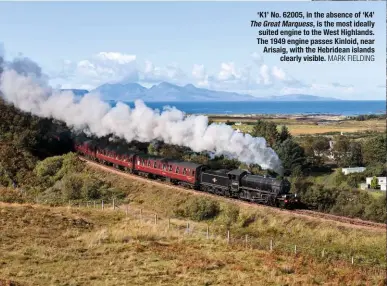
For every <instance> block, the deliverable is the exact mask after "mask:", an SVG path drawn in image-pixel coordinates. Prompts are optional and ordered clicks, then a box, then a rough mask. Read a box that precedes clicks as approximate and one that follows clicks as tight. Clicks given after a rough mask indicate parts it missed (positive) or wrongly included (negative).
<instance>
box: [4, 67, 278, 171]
mask: <svg viewBox="0 0 387 286" xmlns="http://www.w3.org/2000/svg"><path fill="white" fill-rule="evenodd" d="M1 93H2V95H1ZM0 95H1V96H2V97H4V99H5V100H6V101H8V102H10V103H13V104H14V105H15V106H16V107H18V108H19V109H21V110H23V111H26V112H31V113H33V114H35V115H37V116H41V117H48V118H50V117H51V118H55V119H58V120H62V121H64V122H65V123H66V124H67V125H68V126H69V127H73V128H74V129H77V130H88V131H89V132H91V133H93V134H95V135H96V136H105V135H108V134H114V135H116V136H117V137H120V138H124V139H125V140H127V141H128V142H130V141H133V140H137V141H140V142H150V141H152V140H161V141H163V142H165V143H167V144H175V145H180V146H185V147H189V148H191V149H192V150H193V151H195V152H201V151H210V152H213V153H214V154H215V155H225V156H227V157H229V158H235V159H238V160H239V161H241V162H244V163H247V164H252V163H253V164H259V165H260V166H261V167H262V168H264V169H272V170H274V171H276V172H277V173H279V174H282V166H281V161H280V159H279V158H278V156H277V154H276V153H275V152H274V151H273V150H272V149H271V148H268V147H266V141H265V139H264V138H255V137H252V136H251V135H248V134H246V135H244V134H242V133H238V132H236V131H235V130H234V129H232V128H231V126H228V125H225V124H211V125H209V126H208V118H207V117H206V116H197V115H192V116H186V115H185V114H184V113H183V112H182V111H180V110H177V109H176V108H170V107H167V108H164V110H163V111H162V112H159V111H157V110H153V109H151V108H149V107H147V106H146V105H145V104H144V102H142V101H140V100H138V101H136V102H135V107H134V108H133V109H131V108H130V107H129V106H128V105H126V104H123V103H120V102H119V103H117V105H116V106H115V107H111V106H110V105H109V104H108V103H106V102H104V101H102V100H101V99H100V98H99V96H98V94H87V95H85V96H84V97H82V98H77V97H75V96H74V94H73V93H72V92H70V91H65V92H60V91H57V90H53V89H52V88H51V87H49V86H48V84H46V83H45V81H44V78H42V73H41V70H40V68H37V66H36V65H34V64H32V62H29V61H27V63H26V62H25V61H23V60H22V61H18V62H17V64H16V65H15V64H13V65H12V64H11V65H8V66H7V68H5V69H4V71H3V74H2V75H1V79H0Z"/></svg>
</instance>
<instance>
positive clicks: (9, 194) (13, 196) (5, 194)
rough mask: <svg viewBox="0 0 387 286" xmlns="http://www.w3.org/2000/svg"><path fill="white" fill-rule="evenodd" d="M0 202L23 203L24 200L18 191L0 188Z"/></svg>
mask: <svg viewBox="0 0 387 286" xmlns="http://www.w3.org/2000/svg"><path fill="white" fill-rule="evenodd" d="M0 201H1V202H5V203H23V202H25V199H24V197H23V195H22V193H21V192H20V191H19V190H14V189H9V188H2V187H0Z"/></svg>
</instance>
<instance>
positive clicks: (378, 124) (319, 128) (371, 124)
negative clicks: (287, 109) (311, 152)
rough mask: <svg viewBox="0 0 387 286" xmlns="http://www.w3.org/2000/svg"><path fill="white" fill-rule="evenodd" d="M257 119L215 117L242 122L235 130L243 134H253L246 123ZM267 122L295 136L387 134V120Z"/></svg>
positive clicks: (288, 119)
mask: <svg viewBox="0 0 387 286" xmlns="http://www.w3.org/2000/svg"><path fill="white" fill-rule="evenodd" d="M257 119H258V117H257V118H254V119H252V118H246V117H236V118H235V117H214V118H212V120H213V121H215V122H227V121H230V122H240V123H241V125H233V128H235V129H239V130H240V131H242V132H251V131H252V129H253V125H249V124H246V123H253V122H255V121H256V120H257ZM264 120H265V121H271V122H274V123H275V124H277V125H278V128H281V126H282V125H285V126H287V127H288V129H289V132H290V133H291V134H292V135H294V136H297V135H313V134H324V133H330V132H343V133H355V132H365V131H371V132H385V131H386V120H382V119H369V120H365V121H356V120H347V119H345V118H343V117H337V116H320V117H316V116H313V117H312V116H311V117H308V116H306V117H295V116H289V117H280V118H278V117H265V118H264Z"/></svg>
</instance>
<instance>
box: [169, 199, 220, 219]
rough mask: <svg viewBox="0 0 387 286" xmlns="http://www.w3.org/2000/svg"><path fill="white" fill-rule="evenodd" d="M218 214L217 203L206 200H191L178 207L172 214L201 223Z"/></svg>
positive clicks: (218, 207)
mask: <svg viewBox="0 0 387 286" xmlns="http://www.w3.org/2000/svg"><path fill="white" fill-rule="evenodd" d="M219 212H220V206H219V203H218V202H216V201H213V200H211V199H208V198H202V197H198V198H192V199H189V200H188V201H186V202H185V203H184V204H183V205H182V206H180V207H178V208H177V209H176V210H175V211H174V213H175V214H176V215H177V216H181V217H187V218H190V219H192V220H196V221H202V220H208V219H211V218H214V217H216V216H217V215H218V214H219Z"/></svg>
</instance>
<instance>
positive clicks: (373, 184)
mask: <svg viewBox="0 0 387 286" xmlns="http://www.w3.org/2000/svg"><path fill="white" fill-rule="evenodd" d="M377 188H378V178H376V176H374V177H373V178H372V180H371V189H377Z"/></svg>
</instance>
